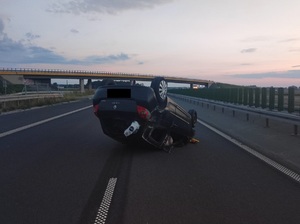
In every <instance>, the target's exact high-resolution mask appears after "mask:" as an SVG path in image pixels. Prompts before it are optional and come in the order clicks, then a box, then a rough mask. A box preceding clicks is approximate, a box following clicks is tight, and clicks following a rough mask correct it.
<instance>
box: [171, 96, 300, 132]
mask: <svg viewBox="0 0 300 224" xmlns="http://www.w3.org/2000/svg"><path fill="white" fill-rule="evenodd" d="M168 94H169V95H170V96H172V97H174V98H177V99H181V100H184V101H186V102H189V103H192V104H195V105H200V104H201V105H202V106H204V104H209V105H213V106H219V107H222V112H224V110H225V108H227V109H230V110H231V111H232V116H235V112H236V111H239V112H244V113H245V114H246V119H247V120H249V116H250V114H253V115H260V116H263V117H264V118H265V126H266V127H269V120H270V119H273V120H277V121H282V122H286V123H289V124H292V125H293V130H294V133H293V134H294V135H298V126H299V125H300V116H299V115H296V114H290V113H287V112H286V113H285V112H279V111H269V110H266V109H262V108H255V107H250V106H243V105H235V104H232V103H224V102H219V101H213V100H207V99H202V98H198V97H192V96H185V95H180V94H174V93H168Z"/></svg>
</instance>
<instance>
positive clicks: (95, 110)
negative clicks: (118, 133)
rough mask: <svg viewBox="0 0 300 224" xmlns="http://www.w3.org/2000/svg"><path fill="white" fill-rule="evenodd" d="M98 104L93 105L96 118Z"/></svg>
mask: <svg viewBox="0 0 300 224" xmlns="http://www.w3.org/2000/svg"><path fill="white" fill-rule="evenodd" d="M98 110H99V104H96V105H94V114H95V115H96V116H97V117H98Z"/></svg>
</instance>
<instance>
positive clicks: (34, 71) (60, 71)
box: [0, 68, 213, 85]
mask: <svg viewBox="0 0 300 224" xmlns="http://www.w3.org/2000/svg"><path fill="white" fill-rule="evenodd" d="M28 73H29V74H28ZM47 73H48V75H50V74H53V73H55V75H56V76H57V75H58V76H59V75H61V76H64V75H65V74H76V75H77V76H80V75H83V76H87V77H88V74H90V75H91V77H92V76H93V77H94V76H95V75H97V74H99V76H100V75H102V76H103V75H107V76H119V77H122V76H124V78H132V79H136V78H137V77H140V78H141V79H140V80H144V79H149V80H151V79H152V78H154V77H156V76H158V75H152V74H138V73H137V74H134V73H124V72H106V71H86V70H64V69H33V68H0V75H1V74H18V75H22V74H23V75H47ZM160 76H161V75H160ZM164 77H165V78H166V79H167V80H172V81H173V82H174V81H175V82H176V81H177V82H186V83H190V84H193V83H194V84H197V83H206V84H207V85H210V84H212V83H213V81H211V80H200V79H194V78H183V77H175V76H164Z"/></svg>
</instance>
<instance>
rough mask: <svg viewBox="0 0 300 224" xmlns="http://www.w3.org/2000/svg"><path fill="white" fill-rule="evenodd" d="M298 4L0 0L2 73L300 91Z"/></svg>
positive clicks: (291, 0)
mask: <svg viewBox="0 0 300 224" xmlns="http://www.w3.org/2000/svg"><path fill="white" fill-rule="evenodd" d="M299 9H300V1H297V0H284V1H282V0H205V1H204V0H0V68H36V69H68V70H86V71H107V72H124V73H135V74H152V75H160V76H178V77H187V78H199V79H205V80H212V81H215V82H223V83H230V84H237V85H257V86H266V87H267V86H275V87H276V86H277V87H287V86H297V87H300V13H299Z"/></svg>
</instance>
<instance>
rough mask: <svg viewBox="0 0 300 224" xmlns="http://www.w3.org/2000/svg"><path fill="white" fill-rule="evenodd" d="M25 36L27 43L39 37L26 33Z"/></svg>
mask: <svg viewBox="0 0 300 224" xmlns="http://www.w3.org/2000/svg"><path fill="white" fill-rule="evenodd" d="M25 36H26V38H27V40H28V41H31V40H35V39H38V38H40V37H41V36H40V35H34V34H32V33H26V34H25Z"/></svg>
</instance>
